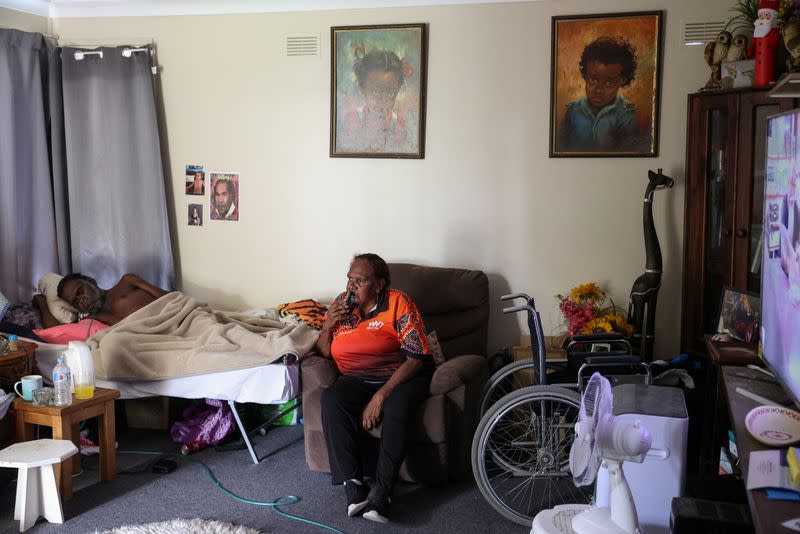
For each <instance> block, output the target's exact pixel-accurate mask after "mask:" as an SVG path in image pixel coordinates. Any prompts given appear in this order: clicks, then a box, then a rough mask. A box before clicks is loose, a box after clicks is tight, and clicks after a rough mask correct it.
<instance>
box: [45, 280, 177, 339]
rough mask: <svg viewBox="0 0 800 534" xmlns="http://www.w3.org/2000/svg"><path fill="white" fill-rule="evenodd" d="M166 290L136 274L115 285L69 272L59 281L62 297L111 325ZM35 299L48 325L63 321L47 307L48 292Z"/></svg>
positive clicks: (164, 293)
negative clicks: (106, 286) (107, 285)
mask: <svg viewBox="0 0 800 534" xmlns="http://www.w3.org/2000/svg"><path fill="white" fill-rule="evenodd" d="M166 294H167V291H164V290H163V289H161V288H159V287H156V286H154V285H152V284H149V283H147V282H145V281H144V280H142V278H141V277H139V276H137V275H135V274H126V275H125V276H123V277H122V278H121V279H120V281H119V282H117V284H116V285H115V286H114V287H112V288H111V289H101V288H99V287H98V286H97V282H96V281H95V280H94V279H93V278H90V277H88V276H85V275H82V274H80V273H72V274H68V275H67V276H65V277H64V278H62V279H61V282H59V284H58V296H59V297H61V298H62V299H64V300H66V301H67V302H69V303H70V304H71V305H72V306H73V307H74V308H75V309H77V310H78V311H79V312H81V313H84V314H88V315H89V316H91V317H92V318H94V319H96V320H98V321H100V322H102V323H105V324H107V325H109V326H111V325H115V324H117V323H118V322H120V321H121V320H123V319H124V318H125V317H127V316H128V315H130V314H132V313H133V312H135V311H137V310H139V309H141V308H143V307H145V306H147V305H148V304H150V303H151V302H153V301H155V300H156V299H158V298H159V297H162V296H164V295H166ZM34 303H35V304H36V306H37V307H38V308H39V309H40V310H41V312H42V322H43V323H44V326H45V327H46V328H49V327H51V326H57V325H59V324H60V323H59V322H58V320H57V319H56V318H55V317H53V315H52V314H51V313H50V310H48V309H47V301H46V299H45V298H44V295H36V297H34Z"/></svg>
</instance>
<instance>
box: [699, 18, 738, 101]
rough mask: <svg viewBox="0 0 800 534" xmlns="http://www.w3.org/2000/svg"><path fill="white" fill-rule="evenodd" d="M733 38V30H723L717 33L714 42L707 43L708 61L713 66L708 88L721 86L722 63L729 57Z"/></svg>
mask: <svg viewBox="0 0 800 534" xmlns="http://www.w3.org/2000/svg"><path fill="white" fill-rule="evenodd" d="M732 39H733V36H732V35H731V32H729V31H725V30H723V31H721V32H720V33H719V35H717V38H716V39H715V40H714V42H712V43H708V44H707V45H706V53H705V58H706V63H708V66H709V67H711V77H710V78H709V79H708V82H706V87H705V88H706V89H718V88H719V87H720V65H721V63H722V62H723V61H726V58H727V57H728V50H729V49H730V46H731V40H732Z"/></svg>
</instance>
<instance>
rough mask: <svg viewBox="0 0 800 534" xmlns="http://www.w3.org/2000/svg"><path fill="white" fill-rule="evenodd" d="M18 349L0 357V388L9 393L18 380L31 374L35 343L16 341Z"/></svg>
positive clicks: (36, 346)
mask: <svg viewBox="0 0 800 534" xmlns="http://www.w3.org/2000/svg"><path fill="white" fill-rule="evenodd" d="M17 343H19V348H18V349H17V350H15V351H9V352H7V353H5V354H3V355H2V356H0V388H2V389H4V390H5V391H10V390H11V388H13V387H14V383H15V382H18V381H19V379H20V378H22V377H23V376H25V375H29V374H31V373H32V372H33V369H34V363H35V354H36V349H37V348H38V347H39V345H37V344H36V343H31V342H30V341H17Z"/></svg>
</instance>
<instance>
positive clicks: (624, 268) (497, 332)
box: [54, 0, 730, 356]
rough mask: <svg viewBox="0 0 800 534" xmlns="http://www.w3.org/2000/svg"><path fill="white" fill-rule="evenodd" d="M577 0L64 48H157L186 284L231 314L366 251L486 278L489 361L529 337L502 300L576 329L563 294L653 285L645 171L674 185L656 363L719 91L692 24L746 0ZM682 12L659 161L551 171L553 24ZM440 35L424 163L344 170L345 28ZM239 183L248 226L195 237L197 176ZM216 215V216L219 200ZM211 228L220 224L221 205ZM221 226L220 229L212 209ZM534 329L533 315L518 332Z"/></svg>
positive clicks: (358, 15) (330, 19) (333, 286)
mask: <svg viewBox="0 0 800 534" xmlns="http://www.w3.org/2000/svg"><path fill="white" fill-rule="evenodd" d="M587 4H588V3H587V2H583V1H579V0H559V1H550V0H548V1H543V2H532V3H521V4H499V5H498V4H495V5H471V6H445V7H428V8H406V9H374V10H347V11H326V12H304V13H278V14H255V15H223V16H220V15H214V16H187V17H150V18H92V19H59V20H56V21H55V25H54V27H55V29H56V31H57V33H58V34H60V36H61V37H62V38H66V39H69V40H72V41H75V40H77V41H81V40H83V41H84V42H91V43H96V42H98V40H99V41H101V42H102V41H104V40H105V41H108V42H109V43H115V44H116V43H120V42H124V41H125V39H134V38H136V39H140V38H141V37H143V36H146V37H148V38H152V39H153V41H154V42H155V44H156V48H157V53H158V56H157V57H158V62H159V64H160V65H161V66H162V70H161V73H160V75H159V78H160V80H159V81H160V86H161V89H162V91H163V102H164V111H165V119H166V139H165V140H164V142H165V143H167V145H168V149H169V161H168V162H167V165H168V167H169V168H168V172H169V174H171V176H170V177H169V178H168V182H169V187H170V194H171V199H170V200H171V202H172V207H173V208H174V209H173V214H172V216H173V221H174V222H173V224H174V227H175V230H176V232H175V234H174V235H175V239H176V250H177V253H178V256H179V257H178V260H179V263H178V266H179V277H180V283H181V287H182V288H183V289H184V290H185V291H186V292H188V293H190V294H192V295H195V296H198V297H202V298H206V299H208V300H209V301H210V302H211V303H212V304H214V305H217V306H222V307H229V308H242V307H251V306H271V305H275V304H277V303H280V302H284V301H288V300H294V299H299V298H304V297H316V298H326V297H330V296H332V295H333V294H335V293H336V292H338V291H339V290H341V289H342V288H343V286H344V280H345V273H346V271H347V267H348V260H349V258H350V257H351V255H352V254H353V253H354V252H366V251H372V252H376V253H378V254H380V255H382V256H383V257H384V258H385V259H387V260H388V261H409V262H416V263H421V264H426V265H436V266H459V267H469V268H476V269H482V270H484V271H485V272H486V273H487V274H489V276H490V279H491V290H492V296H491V297H492V301H491V302H492V328H491V333H490V344H489V350H490V351H494V350H496V349H498V348H499V347H502V346H504V345H508V344H513V343H515V342H516V340H517V336H518V334H519V329H518V327H517V325H516V323H515V322H514V320H513V319H511V318H508V317H504V316H503V315H502V314H501V313H500V308H501V305H500V301H499V300H498V298H497V297H499V295H500V294H502V293H504V292H507V291H509V290H513V291H527V292H529V293H531V294H533V295H534V296H535V297H537V302H538V306H539V308H540V309H541V310H542V312H543V319H544V323H545V329H546V330H547V331H548V332H549V333H555V332H556V331H558V330H560V326H559V323H560V316H559V313H558V310H557V306H556V303H555V300H554V298H553V295H554V294H556V293H559V292H562V293H563V292H565V291H567V290H569V288H570V287H572V286H574V285H576V284H578V283H581V282H584V281H590V280H595V281H597V282H598V283H599V284H600V285H601V286H602V287H604V288H606V289H607V290H608V291H609V292H610V294H611V295H612V297H613V298H614V300H615V301H616V302H617V303H619V304H622V305H623V306H624V305H626V302H627V296H628V293H629V291H630V287H631V284H632V283H633V281H634V279H635V278H636V277H637V276H638V275H639V274H641V273H642V272H643V270H644V260H645V258H644V244H643V237H642V223H641V218H642V215H641V212H642V196H643V192H644V189H645V185H646V182H647V170H648V169H656V168H659V167H661V168H663V169H664V172H665V173H667V174H669V175H671V176H672V177H673V178H675V181H676V186H675V188H674V189H673V190H671V191H668V192H659V193H658V194H657V195H656V198H655V209H654V211H655V218H656V224H657V229H658V234H659V237H660V240H661V245H662V249H663V254H664V280H663V287H662V289H661V293H660V300H659V307H658V318H657V322H658V325H657V347H656V348H657V354H659V355H663V356H671V355H672V354H674V353H675V351H676V350H677V349H678V340H679V314H680V294H681V264H682V238H683V205H684V184H683V180H684V158H685V131H686V95H687V94H688V93H690V92H694V91H696V90H697V88H699V87H701V86H702V85H703V84H704V82H705V81H706V79H707V78H708V68H707V66H706V65H705V63H704V61H703V50H702V47H684V46H683V44H682V27H683V22H684V19H685V18H686V17H690V20H694V21H696V20H709V19H715V18H718V17H720V16H723V17H725V16H727V9H728V7H729V5H730V2H729V1H728V0H709V1H705V2H697V1H693V0H671V1H669V2H663V1H662V2H659V1H656V0H637V1H633V0H607V1H602V2H593V3H592V7H589V8H587ZM653 9H664V10H665V12H666V16H665V39H664V45H665V48H664V68H663V78H662V80H663V84H662V96H661V106H662V108H661V125H660V139H661V140H660V156H659V157H658V158H655V159H652V158H650V159H647V158H642V159H620V158H607V159H549V158H548V148H547V147H548V114H549V100H550V97H549V90H550V71H549V69H550V24H551V17H552V16H554V15H569V14H581V13H600V12H602V13H612V12H622V11H641V10H653ZM406 22H425V23H428V24H429V25H430V26H429V31H430V33H429V35H430V40H429V78H428V107H427V110H428V117H427V128H426V130H427V147H426V157H425V159H424V160H408V161H396V160H369V159H332V158H329V156H328V142H329V140H328V131H329V98H330V97H329V91H330V37H329V35H330V27H331V26H339V25H357V24H383V23H406ZM309 33H311V34H318V35H319V36H320V37H321V42H322V53H321V55H320V56H319V57H311V58H309V57H302V58H287V57H285V56H284V53H283V42H284V38H285V36H286V35H288V34H309ZM190 163H202V164H204V165H205V166H206V168H207V169H211V170H235V171H239V172H241V180H242V185H241V191H242V196H243V199H242V202H241V221H240V222H238V223H231V222H216V221H215V222H208V221H206V222H205V226H203V227H202V228H197V227H188V226H187V224H186V210H187V205H188V204H189V203H190V199H192V198H197V197H187V196H186V195H184V193H183V190H182V187H183V184H184V165H186V164H190ZM206 204H207V200H206ZM206 212H207V208H206ZM206 215H207V213H206ZM519 319H520V320H521V319H522V318H521V317H520V318H519Z"/></svg>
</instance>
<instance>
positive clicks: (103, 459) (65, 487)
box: [10, 388, 119, 500]
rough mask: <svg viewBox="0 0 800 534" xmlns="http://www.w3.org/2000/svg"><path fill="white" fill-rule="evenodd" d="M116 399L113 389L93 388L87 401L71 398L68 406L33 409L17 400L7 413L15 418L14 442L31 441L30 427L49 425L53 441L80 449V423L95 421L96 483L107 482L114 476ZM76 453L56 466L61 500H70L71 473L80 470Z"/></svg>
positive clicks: (31, 429)
mask: <svg viewBox="0 0 800 534" xmlns="http://www.w3.org/2000/svg"><path fill="white" fill-rule="evenodd" d="M118 398H119V391H117V390H116V389H105V388H95V390H94V397H92V398H91V399H76V398H75V397H73V398H72V404H70V405H69V406H34V405H33V404H32V403H30V402H27V401H25V400H23V399H21V398H17V399H16V400H14V402H13V403H12V404H11V410H10V413H14V414H15V415H16V421H17V441H30V440H31V439H33V425H44V426H49V427H51V428H52V429H53V439H67V440H70V441H72V442H73V443H74V444H75V446H76V447H78V449H79V450H80V431H79V425H80V422H81V421H83V420H84V419H90V418H92V417H97V418H98V426H99V427H100V443H99V445H100V480H101V481H102V482H111V481H112V480H114V479H115V478H116V476H117V456H116V455H117V446H116V427H115V421H114V400H115V399H118ZM80 461H81V459H80V454H79V455H77V456H76V457H74V458H73V459H71V460H67V461H65V462H63V463H62V464H59V465H58V466H56V479H57V480H58V481H59V490H60V493H61V498H62V499H64V500H68V499H71V498H72V473H77V472H79V471H80V467H81V464H80Z"/></svg>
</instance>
